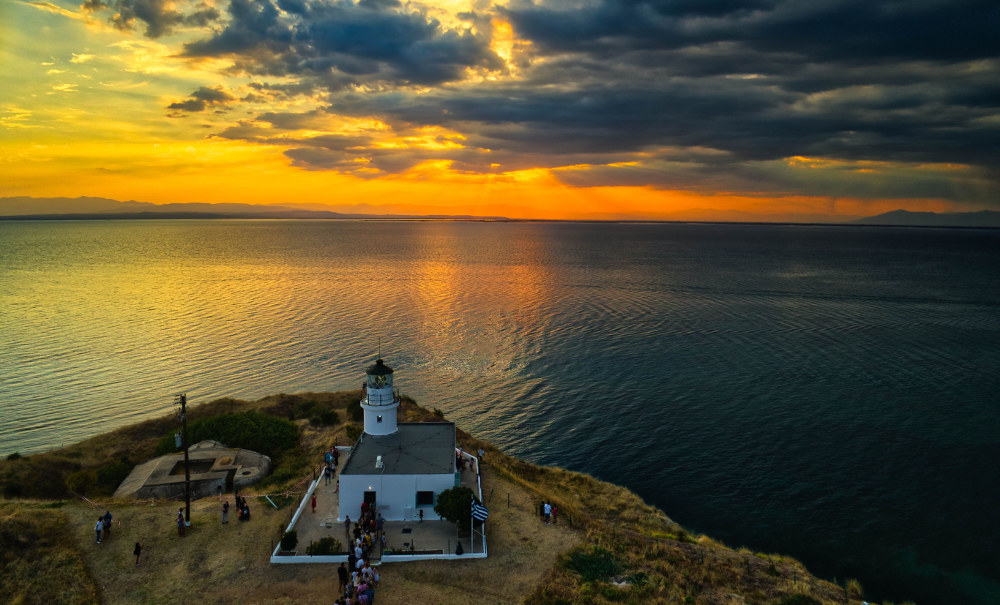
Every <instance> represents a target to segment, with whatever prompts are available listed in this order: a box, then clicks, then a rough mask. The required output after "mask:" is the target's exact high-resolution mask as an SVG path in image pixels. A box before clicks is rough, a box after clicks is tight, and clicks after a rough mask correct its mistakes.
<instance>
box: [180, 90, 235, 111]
mask: <svg viewBox="0 0 1000 605" xmlns="http://www.w3.org/2000/svg"><path fill="white" fill-rule="evenodd" d="M236 100H237V99H236V97H234V96H233V95H232V94H230V93H229V92H228V91H226V90H225V89H223V88H222V87H221V86H216V87H215V88H208V87H206V86H202V87H201V88H199V89H198V90H196V91H194V92H192V93H191V98H190V99H188V100H186V101H178V102H177V103H171V104H170V105H168V106H167V109H173V110H176V111H181V112H187V113H193V112H198V111H205V110H206V109H209V108H219V107H222V106H225V105H230V104H232V103H235V102H236Z"/></svg>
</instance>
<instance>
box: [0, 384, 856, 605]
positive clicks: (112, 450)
mask: <svg viewBox="0 0 1000 605" xmlns="http://www.w3.org/2000/svg"><path fill="white" fill-rule="evenodd" d="M356 400H357V393H356V392H339V393H308V394H301V395H274V396H270V397H265V398H263V399H260V400H257V401H254V402H247V401H237V400H233V399H220V400H216V401H213V402H211V403H208V404H203V405H200V406H196V407H194V408H192V409H191V416H192V418H199V417H207V416H210V415H218V414H232V413H236V412H241V411H247V410H258V411H264V412H265V413H269V414H272V415H275V416H278V417H284V418H288V417H294V416H295V415H296V413H295V411H296V410H297V409H302V408H303V402H312V403H314V404H315V407H314V409H318V408H319V407H322V408H324V409H329V410H332V411H335V412H336V413H337V414H338V415H339V414H345V415H346V418H345V419H344V421H343V422H339V421H338V423H337V424H335V425H315V424H313V423H312V422H311V421H310V420H309V419H308V418H298V419H295V422H296V424H297V426H298V427H299V430H300V440H301V443H300V445H299V446H298V447H297V448H296V451H294V452H288V453H286V454H283V455H282V459H281V460H279V462H278V464H276V468H275V469H274V471H273V473H272V476H271V478H270V482H269V483H268V484H264V485H262V488H264V487H266V488H267V489H266V490H265V489H261V490H258V491H261V492H262V493H263V492H273V493H282V492H284V493H289V492H294V491H295V487H294V486H295V484H296V483H298V482H300V480H301V479H302V478H304V477H307V476H308V473H310V472H311V463H312V462H313V460H314V455H318V453H319V452H320V451H322V449H323V448H325V447H326V446H327V445H328V444H329V443H330V442H331V440H332V441H333V442H335V443H340V444H341V445H345V444H347V443H348V440H347V438H346V431H347V429H346V426H347V425H349V424H350V423H351V418H350V411H349V410H350V407H349V406H350V403H351V402H352V401H356ZM401 411H402V414H403V415H404V417H405V418H406V419H407V421H423V420H434V419H440V415H439V414H438V413H436V412H435V411H430V410H426V409H424V408H421V407H419V406H418V405H416V403H415V402H413V401H412V400H410V399H407V398H405V397H404V406H402V407H401ZM338 420H339V419H338ZM175 424H176V419H175V418H174V417H173V416H172V415H171V416H167V417H164V418H160V419H156V420H151V421H146V422H142V423H138V424H136V425H131V426H128V427H124V428H122V429H118V430H116V431H112V432H110V433H106V434H103V435H99V436H96V437H94V438H91V439H88V440H86V441H83V442H81V443H78V444H74V445H71V446H69V447H66V448H61V449H59V450H54V451H50V452H46V453H45V454H36V455H32V456H24V457H20V458H18V459H14V460H5V461H3V463H2V464H0V482H2V483H3V487H4V493H5V495H7V496H9V494H8V492H9V489H8V488H9V486H10V485H12V483H11V479H12V477H16V474H12V473H11V469H12V468H13V467H15V466H24V467H26V470H28V471H30V472H36V471H40V472H41V474H42V475H48V476H49V477H50V480H49V481H48V482H38V483H37V484H35V487H37V488H39V489H50V490H54V489H58V485H56V484H55V483H54V482H53V481H51V478H52V477H55V476H58V475H59V470H58V469H59V465H61V464H66V462H65V461H66V460H76V462H75V463H74V464H75V465H78V466H79V468H77V469H76V470H73V472H72V473H66V475H65V476H63V477H61V479H62V481H63V484H64V485H65V484H66V482H67V480H68V478H69V477H70V475H73V474H74V473H75V474H76V475H75V476H79V474H80V473H83V474H84V475H87V473H91V472H92V473H93V476H94V477H99V476H100V472H99V471H100V469H106V468H107V466H108V462H107V460H109V459H110V460H111V461H115V460H118V461H121V460H122V457H123V456H125V457H127V456H129V455H130V454H129V452H134V454H133V455H135V456H136V457H141V456H146V455H149V454H151V453H152V452H153V450H154V446H155V442H156V440H157V439H158V438H160V437H161V436H162V435H164V434H165V433H169V431H171V430H172V427H173V426H174V425H175ZM458 434H459V442H460V443H462V445H463V446H464V447H465V448H466V449H467V450H469V451H474V450H475V449H478V448H479V447H482V448H483V449H484V450H485V451H486V456H485V458H484V460H485V469H484V476H485V483H486V485H485V490H488V491H490V493H491V494H492V498H491V501H490V504H489V505H490V506H491V516H490V522H488V524H487V536H488V539H489V540H490V545H491V546H490V557H489V558H488V559H485V560H480V561H475V562H473V561H467V562H458V563H451V562H444V561H427V562H411V563H394V564H386V565H387V566H386V573H385V574H384V575H385V576H386V577H387V578H391V579H390V580H389V581H388V582H387V584H386V587H387V590H386V591H385V593H386V594H385V595H384V596H383V595H380V602H381V603H390V604H391V603H404V602H411V600H412V598H411V597H413V596H414V595H426V597H427V598H431V599H436V600H438V601H439V602H446V603H467V602H469V601H470V599H474V598H476V597H477V596H478V595H481V594H490V596H491V600H495V601H496V602H502V603H507V602H511V603H514V602H522V601H527V602H533V603H534V602H540V603H547V602H566V603H574V602H583V601H586V602H595V603H601V602H615V601H618V600H621V598H622V596H623V594H622V591H628V592H629V595H628V598H629V599H641V600H642V601H643V602H674V601H677V600H679V601H680V602H693V603H737V602H754V603H779V602H784V601H782V599H786V598H791V597H794V595H805V597H803V598H806V597H808V598H813V599H816V600H815V601H802V602H803V603H806V602H810V603H811V602H818V603H844V602H845V598H848V599H849V601H850V602H858V603H860V597H861V588H860V586H859V585H857V583H856V582H853V583H852V582H848V583H846V584H845V585H844V586H840V585H837V584H834V583H831V582H828V581H824V580H821V579H818V578H815V577H813V576H812V575H811V574H809V572H808V571H807V570H806V568H805V567H804V566H803V565H802V564H801V563H799V562H798V561H795V560H793V559H789V558H787V557H784V556H781V555H774V554H765V553H755V552H752V551H749V550H747V549H732V548H729V547H726V546H724V545H722V544H720V543H718V542H716V541H714V540H712V539H711V538H708V537H706V536H700V535H693V534H690V533H688V532H686V531H685V530H684V529H683V528H681V527H680V526H678V525H677V524H676V523H674V522H673V521H672V520H670V518H669V517H668V516H667V515H666V514H665V513H664V512H663V511H660V510H659V509H656V508H655V507H652V506H650V505H649V504H648V503H646V502H644V501H642V499H641V498H639V497H638V496H637V495H636V494H634V493H632V492H631V491H629V490H627V489H626V488H623V487H621V486H617V485H614V484H611V483H607V482H603V481H599V480H597V479H595V478H593V477H591V476H589V475H584V474H581V473H575V472H571V471H566V470H563V469H559V468H553V467H542V466H537V465H534V464H531V463H528V462H524V461H522V460H518V459H516V458H513V457H510V456H508V455H506V454H505V453H504V452H502V451H500V450H498V449H497V448H495V447H494V446H492V445H491V444H489V443H486V442H483V441H480V440H478V439H476V438H474V437H473V436H471V435H468V434H467V433H465V432H464V431H461V430H459V431H458ZM314 450H315V451H314ZM47 460H48V462H50V463H54V464H55V467H54V468H53V467H50V466H49V464H48V463H47V462H46V461H47ZM60 461H61V462H60ZM136 461H138V460H136ZM129 468H131V467H129ZM63 470H65V469H63ZM104 472H105V473H106V472H107V471H106V470H105V471H104ZM69 483H73V481H71V480H70V481H69ZM21 488H22V490H23V489H24V486H23V485H22V486H21ZM293 495H294V494H293ZM82 496H83V497H85V498H86V500H84V499H83V498H78V497H77V496H75V495H73V494H72V493H64V495H63V496H61V497H60V498H38V497H37V495H36V496H35V497H31V498H24V499H19V498H16V497H15V498H7V499H5V500H3V501H0V502H2V507H3V510H4V511H5V513H6V514H5V515H4V519H5V521H4V525H5V526H8V525H9V524H11V523H14V521H13V520H14V519H21V520H23V519H24V518H25V517H30V518H38V519H41V520H42V521H44V522H45V523H48V524H50V525H52V524H54V525H56V526H59V525H60V523H61V524H62V527H63V528H64V529H63V530H62V531H56V530H51V529H50V531H52V532H53V533H54V534H55V535H57V536H58V535H60V534H61V535H63V540H62V541H67V540H68V541H70V542H72V543H73V548H71V549H70V550H71V553H72V556H70V554H67V553H63V554H61V555H60V556H59V557H56V559H58V560H65V561H73V560H75V561H77V563H74V564H73V565H75V567H73V568H72V569H74V570H75V571H74V572H73V573H72V574H71V577H76V578H77V579H76V580H75V581H72V582H71V583H72V584H73V585H75V586H78V587H80V588H81V590H82V591H83V594H82V595H81V597H80V600H74V599H69V600H66V599H63V598H56V600H57V601H59V602H103V603H125V602H134V601H135V599H136V598H137V594H141V595H142V596H139V597H138V598H139V600H140V601H141V602H162V603H173V602H182V601H183V600H185V599H186V598H192V597H195V598H196V597H197V595H215V597H214V598H215V599H216V600H217V601H218V600H223V601H225V600H227V599H228V598H229V596H235V593H232V592H231V591H232V589H233V587H239V590H240V591H242V592H243V594H244V595H252V596H250V597H249V601H248V602H261V603H270V602H275V603H277V602H288V601H287V599H289V598H292V599H296V600H297V599H300V598H303V597H308V596H309V595H317V596H318V595H324V594H325V595H326V596H328V595H329V594H332V590H333V587H331V586H330V585H329V584H327V583H326V582H327V581H328V579H327V576H329V573H325V574H324V572H323V571H322V570H319V569H316V568H318V567H323V566H316V565H306V566H269V565H267V564H266V561H267V553H268V552H269V550H268V549H269V548H270V549H273V544H274V539H275V534H274V528H275V527H276V526H278V525H280V523H279V521H280V520H281V519H284V518H285V516H286V515H287V514H288V511H289V510H290V508H294V507H292V506H291V502H292V501H291V500H289V502H288V503H286V504H284V505H283V506H281V508H280V509H278V510H275V509H272V508H271V507H269V506H267V505H266V503H264V502H263V501H261V502H259V503H257V506H256V507H255V510H256V511H257V513H258V517H257V518H256V519H255V520H254V522H253V523H250V524H247V525H242V524H240V525H241V527H239V528H238V529H237V531H238V532H239V534H238V540H235V541H232V540H228V539H227V540H225V541H224V542H225V543H222V542H220V537H221V535H220V533H219V532H220V526H217V525H216V518H215V517H216V516H217V513H216V512H215V509H216V508H217V507H218V499H217V498H215V497H209V498H203V499H201V500H197V501H195V502H194V503H193V520H194V525H193V528H194V530H193V531H192V532H191V533H192V536H191V538H192V539H190V540H188V541H187V542H182V541H180V540H178V539H176V538H175V537H174V532H171V531H170V528H171V522H172V521H171V518H170V515H168V512H169V511H171V510H173V508H172V507H173V506H175V504H174V503H173V502H169V501H162V502H156V501H154V502H143V503H135V502H130V501H116V500H113V499H111V498H110V497H109V496H107V495H101V494H99V493H94V494H92V495H89V496H87V495H82ZM543 499H548V500H550V501H552V502H554V503H556V504H557V505H558V506H559V509H560V511H561V514H560V517H561V518H562V519H564V521H563V523H562V524H561V525H560V526H559V527H558V528H550V527H543V526H542V525H541V524H540V523H539V522H538V518H537V512H536V511H537V503H538V502H539V501H541V500H543ZM88 501H92V502H93V504H91V503H89V502H88ZM95 507H97V508H102V507H109V508H112V509H114V510H115V512H116V518H117V519H119V523H120V524H122V525H120V527H124V529H122V530H121V532H120V533H121V537H122V544H123V545H128V546H129V549H127V550H129V552H131V551H130V548H131V542H132V541H133V540H132V538H133V537H134V538H135V540H134V541H143V540H145V541H146V542H147V543H148V544H149V545H150V548H149V549H147V552H151V553H160V554H158V555H156V559H155V560H156V561H158V563H156V564H155V565H157V566H159V567H157V568H156V569H157V570H158V571H157V574H156V576H155V577H154V576H152V575H149V569H151V567H152V565H151V566H150V567H146V568H142V572H141V574H142V575H141V577H142V578H143V579H142V582H143V590H142V591H141V593H136V592H134V591H129V590H125V589H123V588H122V587H121V586H119V584H128V583H129V581H128V579H129V578H130V576H128V575H125V574H126V572H128V573H134V571H135V570H131V569H125V570H124V571H123V569H122V568H123V567H124V566H122V565H119V564H120V563H122V561H123V560H127V559H130V558H131V557H128V556H127V553H125V554H123V553H124V550H123V551H122V552H112V549H110V548H108V549H103V550H99V549H96V548H94V547H93V544H92V541H93V540H92V533H91V532H90V531H84V530H85V529H86V530H89V526H88V525H87V524H88V523H90V524H92V521H91V520H90V517H91V516H93V514H94V513H93V511H94V510H95ZM25 513H28V514H25ZM154 528H155V529H154ZM4 529H5V533H6V534H9V533H10V532H9V531H6V530H9V529H11V528H10V527H4ZM25 531H26V530H18V531H15V532H14V533H15V534H17V533H21V534H24V532H25ZM140 534H142V535H140ZM147 534H148V535H147ZM88 536H89V539H88ZM126 537H127V540H126V539H125V538H126ZM230 537H232V536H230ZM42 542H43V543H39V544H37V545H35V546H37V549H40V550H39V552H36V553H34V555H31V554H29V553H27V551H26V552H25V553H22V555H23V556H24V558H27V559H30V558H32V557H33V556H35V555H37V556H38V557H39V558H41V559H49V558H52V557H50V556H49V555H51V552H52V550H53V549H54V548H56V547H57V545H53V544H51V543H46V542H45V541H42ZM56 542H57V543H58V542H60V540H59V539H56ZM192 544H197V546H196V547H195V548H194V549H193V550H194V552H197V553H199V556H201V557H203V558H204V559H205V560H206V564H205V565H204V566H199V565H193V566H192V564H191V563H190V561H189V560H188V559H189V558H190V557H189V555H190V554H191V550H192V547H191V545H192ZM4 546H6V547H7V550H10V548H11V545H7V544H5V545H4ZM15 546H16V545H15ZM62 546H65V545H62ZM122 548H123V549H124V546H123V547H122ZM15 550H16V548H15ZM250 553H252V554H250ZM602 553H609V555H608V556H609V557H610V559H609V560H613V561H614V563H615V568H614V573H611V574H609V575H608V576H607V577H598V578H590V579H585V578H584V576H583V575H581V574H580V573H579V570H578V569H577V568H576V567H574V565H576V564H575V563H574V561H579V560H584V561H587V560H589V559H588V557H591V558H593V557H600V556H604V555H603V554H602ZM248 555H249V556H248ZM149 556H150V557H153V556H154V555H153V554H150V555H149ZM123 557H124V559H123ZM66 564H67V565H70V563H66ZM449 566H450V567H449ZM290 567H291V568H294V569H286V568H290ZM14 571H15V572H16V569H15V570H14ZM9 572H10V570H9V569H5V571H4V574H5V576H7V577H4V578H3V580H4V582H3V584H4V585H5V586H11V587H13V588H12V590H18V589H20V590H22V591H25V592H24V593H22V594H27V593H29V592H32V591H34V592H35V593H39V594H42V593H45V591H46V590H48V588H46V587H45V586H38V585H37V582H29V584H28V585H27V586H25V585H24V580H23V579H22V580H19V579H18V577H16V574H15V577H10V573H13V572H10V573H9ZM63 572H65V569H64V570H63ZM109 573H110V574H111V575H110V576H109V575H108V574H109ZM161 576H162V578H161ZM497 578H505V580H504V581H501V582H498V581H497ZM167 580H170V581H173V582H179V583H181V584H183V585H184V586H185V588H184V590H180V591H174V592H171V589H170V588H169V587H168V585H166V584H162V585H161V582H165V581H167ZM219 580H222V581H223V584H224V585H225V586H226V587H228V588H224V589H219V588H213V586H214V584H215V582H217V581H219ZM303 581H305V583H306V584H308V588H303V587H302V586H301V585H302V584H303ZM88 586H92V587H96V588H94V591H96V592H88V591H87V587H88ZM275 586H278V587H281V589H280V590H278V589H275V588H274V587H275ZM390 588H391V589H392V590H388V589H390ZM296 591H298V592H296ZM316 591H319V592H316ZM483 591H485V592H483ZM94 594H96V595H98V596H97V597H96V601H95V600H94V599H95V597H93V595H94ZM185 594H186V595H188V596H187V597H185V596H184V595H185ZM445 594H447V597H446V598H445V597H444V596H443V595H445ZM88 595H90V596H88ZM3 596H8V597H10V596H16V595H3ZM735 596H738V597H739V599H742V600H734V598H735ZM851 597H855V598H853V599H852V598H851ZM442 599H443V600H442ZM688 599H691V600H688ZM10 600H13V599H10ZM789 602H792V601H789Z"/></svg>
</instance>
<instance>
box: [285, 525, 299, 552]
mask: <svg viewBox="0 0 1000 605" xmlns="http://www.w3.org/2000/svg"><path fill="white" fill-rule="evenodd" d="M298 545H299V532H297V531H295V530H294V529H293V530H291V531H286V532H285V533H284V534H282V536H281V550H295V547H296V546H298Z"/></svg>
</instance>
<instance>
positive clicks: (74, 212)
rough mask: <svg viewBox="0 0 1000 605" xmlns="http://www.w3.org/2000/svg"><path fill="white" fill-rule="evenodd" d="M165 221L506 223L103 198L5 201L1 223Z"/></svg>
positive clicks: (1, 203) (0, 205) (1, 206)
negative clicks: (63, 220)
mask: <svg viewBox="0 0 1000 605" xmlns="http://www.w3.org/2000/svg"><path fill="white" fill-rule="evenodd" d="M164 218H286V219H288V218H293V219H294V218H298V219H375V218H380V219H464V220H504V217H502V216H472V215H433V216H428V215H408V214H363V213H357V214H352V213H344V212H333V211H330V210H310V209H306V208H297V207H295V206H270V205H258V204H204V203H178V204H150V203H148V202H136V201H133V200H129V201H127V202H120V201H118V200H112V199H108V198H103V197H76V198H69V197H51V198H40V197H24V196H22V197H4V198H0V219H8V220H9V219H21V220H25V219H53V220H55V219H78V220H84V219H164Z"/></svg>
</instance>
